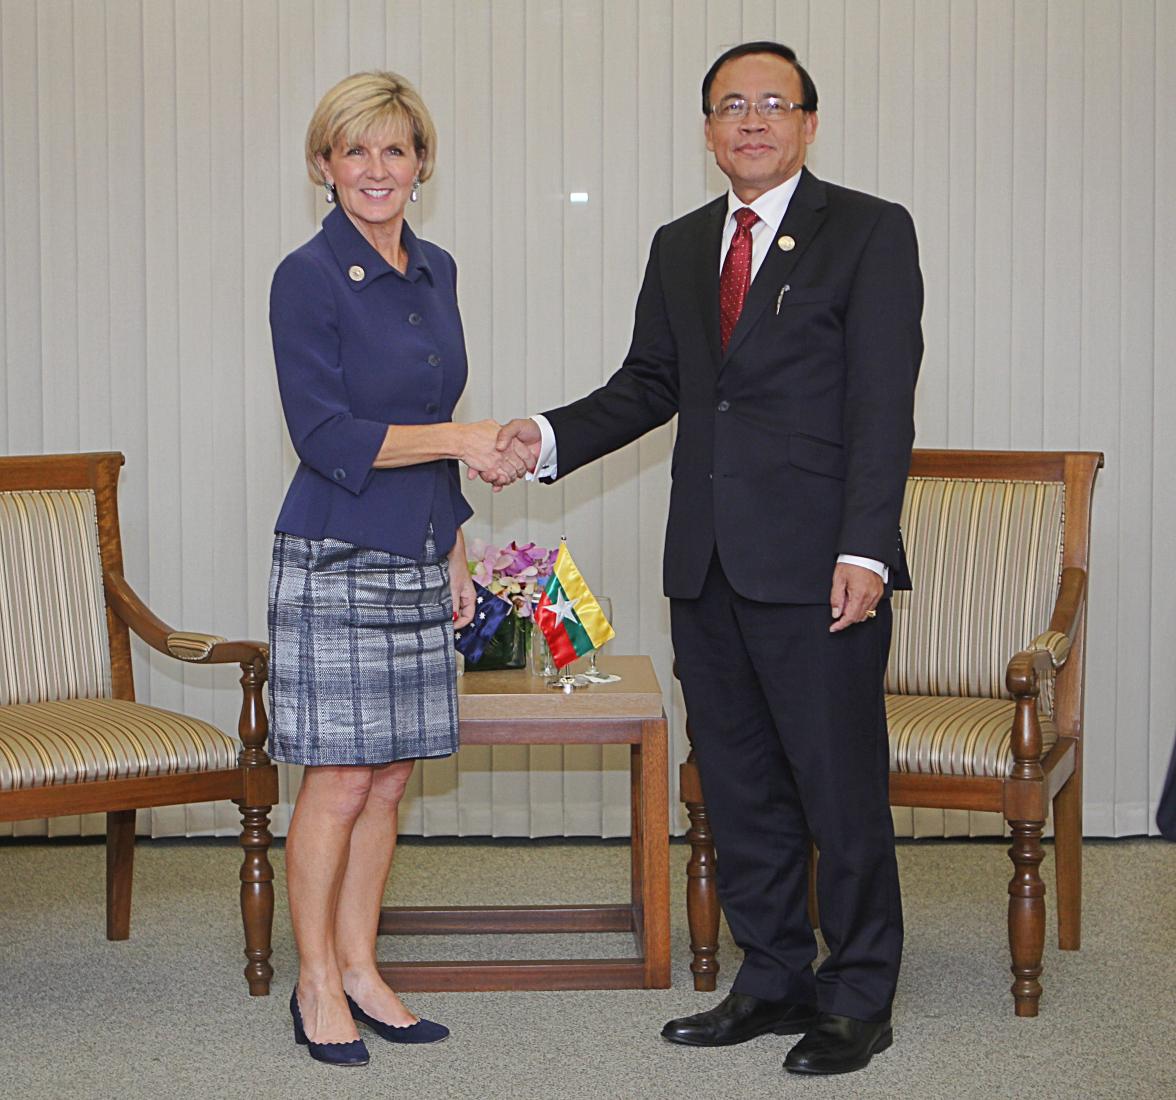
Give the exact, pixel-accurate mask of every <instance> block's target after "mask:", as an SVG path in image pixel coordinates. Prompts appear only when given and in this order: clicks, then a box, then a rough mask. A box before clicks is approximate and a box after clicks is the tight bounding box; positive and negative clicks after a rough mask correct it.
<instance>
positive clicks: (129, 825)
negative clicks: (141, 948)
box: [106, 810, 135, 940]
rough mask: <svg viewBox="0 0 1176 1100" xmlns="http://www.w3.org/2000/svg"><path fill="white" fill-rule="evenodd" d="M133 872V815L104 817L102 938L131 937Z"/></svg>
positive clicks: (118, 812) (120, 812) (127, 812)
mask: <svg viewBox="0 0 1176 1100" xmlns="http://www.w3.org/2000/svg"><path fill="white" fill-rule="evenodd" d="M134 870H135V811H134V810H114V811H112V812H110V813H108V814H107V815H106V938H107V939H108V940H125V939H127V938H128V937H129V936H130V934H131V884H132V880H133V876H134Z"/></svg>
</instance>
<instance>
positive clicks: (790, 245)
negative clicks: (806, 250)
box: [776, 233, 796, 252]
mask: <svg viewBox="0 0 1176 1100" xmlns="http://www.w3.org/2000/svg"><path fill="white" fill-rule="evenodd" d="M776 244H777V245H779V246H780V251H781V252H791V251H792V250H793V249H794V248H795V247H796V241H794V240H793V239H792V238H791V237H790V236H788V234H787V233H785V234H784V236H783V237H781V238H780V239H779V240H778V241H777V242H776Z"/></svg>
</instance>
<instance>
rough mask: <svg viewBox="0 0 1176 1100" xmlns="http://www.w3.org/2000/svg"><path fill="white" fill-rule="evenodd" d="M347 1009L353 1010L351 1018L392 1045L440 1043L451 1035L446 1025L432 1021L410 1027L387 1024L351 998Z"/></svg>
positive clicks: (348, 998)
mask: <svg viewBox="0 0 1176 1100" xmlns="http://www.w3.org/2000/svg"><path fill="white" fill-rule="evenodd" d="M347 1007H348V1008H349V1009H351V1018H352V1019H353V1020H358V1021H359V1022H360V1023H361V1024H367V1026H368V1027H370V1028H371V1029H372V1031H374V1032H375V1033H376V1034H377V1035H378V1036H379V1037H380V1038H381V1039H387V1040H388V1042H390V1043H439V1042H441V1040H442V1039H445V1038H447V1037H448V1035H449V1028H447V1027H446V1026H445V1025H444V1024H435V1023H433V1021H432V1020H424V1019H422V1020H417V1022H416V1023H415V1024H410V1025H409V1026H408V1027H396V1025H395V1024H386V1023H384V1021H383V1020H377V1019H376V1018H375V1017H374V1016H369V1015H368V1014H367V1013H366V1012H364V1010H363V1009H362V1008H360V1007H359V1005H357V1004H356V1003H355V1002H354V1001H353V1000H352V999H351V998H350V997H347Z"/></svg>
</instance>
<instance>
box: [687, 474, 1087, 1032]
mask: <svg viewBox="0 0 1176 1100" xmlns="http://www.w3.org/2000/svg"><path fill="white" fill-rule="evenodd" d="M1101 466H1102V455H1101V454H1098V453H1097V452H1088V451H1084V452H1027V451H915V453H914V456H913V460H912V462H911V474H910V479H909V481H908V483H907V491H906V498H905V501H904V503H903V512H902V528H903V534H904V537H905V539H906V544H907V547H908V550H909V552H910V557H911V574H912V579H913V585H914V587H913V590H912V591H911V592H900V593H896V594H895V597H894V604H893V606H894V633H893V639H892V643H891V649H890V661H889V665H888V667H887V673H886V713H887V720H888V723H889V727H890V801H891V804H892V805H895V806H925V807H933V808H942V809H960V810H990V811H997V812H999V813H1001V814H1002V815H1003V816H1004V818H1005V821H1006V822H1007V824H1008V828H1009V830H1010V832H1011V834H1012V846H1011V847H1010V849H1009V857H1010V858H1011V860H1012V862H1013V876H1012V879H1011V880H1010V882H1009V888H1008V893H1009V907H1008V924H1009V944H1010V948H1011V952H1012V971H1013V976H1014V979H1015V980H1014V982H1013V986H1012V993H1013V1000H1014V1007H1015V1010H1016V1014H1017V1015H1018V1016H1036V1015H1037V1006H1038V1000H1039V998H1040V997H1041V983H1040V982H1039V981H1038V979H1039V977H1040V975H1041V959H1042V952H1043V949H1044V946H1045V884H1044V883H1043V882H1042V880H1041V876H1040V874H1039V873H1038V868H1039V865H1040V864H1041V861H1042V857H1043V852H1042V846H1041V837H1042V834H1043V832H1044V829H1045V824H1046V819H1047V818H1048V816H1049V811H1050V806H1051V804H1052V807H1053V815H1054V835H1055V839H1054V858H1055V865H1056V867H1055V869H1056V877H1057V894H1058V902H1057V905H1058V946H1059V947H1060V948H1062V949H1063V950H1070V951H1072V950H1077V949H1078V947H1079V944H1080V939H1081V912H1082V705H1083V691H1084V666H1085V645H1084V642H1085V637H1086V620H1085V616H1084V614H1083V612H1084V610H1085V605H1086V577H1087V560H1088V555H1089V548H1090V505H1091V496H1092V493H1093V489H1094V478H1095V473H1096V471H1097V470H1098V468H1099V467H1101ZM687 733H689V723H687ZM681 795H682V800H683V801H684V802H685V803H686V809H687V812H688V814H689V816H690V826H691V827H690V831H689V832H688V833H687V834H686V835H687V839H688V840H689V842H690V845H691V858H690V862H689V865H688V867H687V892H686V908H687V913H688V916H689V921H690V938H691V945H690V946H691V950H692V951H693V954H694V960H693V962H692V963H691V970H692V971H693V973H694V988H695V989H698V990H712V989H714V987H715V975H716V974H717V973H718V961H717V958H716V951H717V946H718V924H719V905H718V897H717V894H716V888H715V879H714V871H715V860H716V857H715V850H714V844H713V840H712V837H711V834H710V829H709V825H708V822H707V815H706V805H705V801H704V798H703V791H702V786H701V783H700V779H699V774H698V769H697V767H696V766H695V764H694V761H693V754H691V758H690V759H688V760H687V762H686V763H685V764H683V765H682V767H681ZM812 869H813V868H812V867H810V876H811V872H812ZM811 885H812V878H811V877H810V901H809V909H810V914H811V915H812V917H813V922H814V925H816V923H817V914H816V908H815V903H814V901H813V892H812V889H811Z"/></svg>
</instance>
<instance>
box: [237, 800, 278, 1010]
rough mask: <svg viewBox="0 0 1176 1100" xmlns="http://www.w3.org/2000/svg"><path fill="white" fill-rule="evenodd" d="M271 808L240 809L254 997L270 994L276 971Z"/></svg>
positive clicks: (248, 967) (243, 910)
mask: <svg viewBox="0 0 1176 1100" xmlns="http://www.w3.org/2000/svg"><path fill="white" fill-rule="evenodd" d="M269 811H270V807H269V806H242V807H241V825H242V828H241V847H242V848H244V849H245V859H244V861H243V862H242V864H241V919H242V921H243V923H244V925H245V958H246V959H247V960H248V962H247V963H246V966H245V979H246V981H248V982H249V994H250V996H252V997H264V996H266V995H267V994H268V993H269V991H270V979H271V978H272V977H273V976H274V968H273V967H272V966H271V965H270V961H269V960H270V955H272V954H273V949H272V945H271V936H272V933H273V925H274V869H273V867H272V865H271V864H270V861H269V846H270V843H271V842H272V841H273V836H272V835H271V834H270V831H269Z"/></svg>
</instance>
